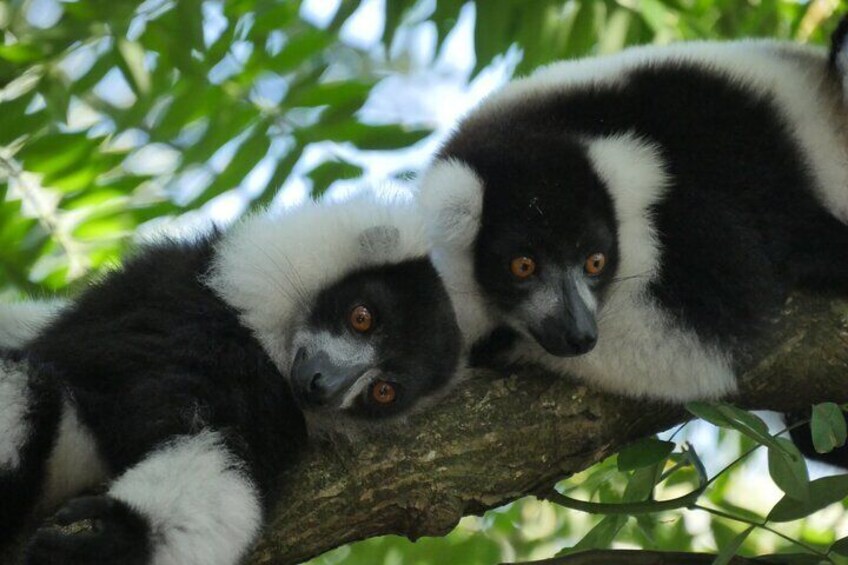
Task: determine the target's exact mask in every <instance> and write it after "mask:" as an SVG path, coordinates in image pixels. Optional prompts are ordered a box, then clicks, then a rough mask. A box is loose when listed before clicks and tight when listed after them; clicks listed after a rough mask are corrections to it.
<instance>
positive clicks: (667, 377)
mask: <svg viewBox="0 0 848 565" xmlns="http://www.w3.org/2000/svg"><path fill="white" fill-rule="evenodd" d="M587 143H588V152H589V158H590V159H591V160H592V165H593V168H594V169H595V172H596V173H597V174H598V175H599V176H600V177H601V179H603V181H604V183H605V185H606V186H607V188H608V190H609V193H610V196H611V198H612V201H613V206H614V208H615V215H616V219H617V221H618V243H619V267H618V272H617V274H616V278H617V279H618V280H617V281H616V282H614V283H613V284H612V285H611V286H610V288H609V291H608V293H607V297H606V301H605V304H604V305H603V307H602V308H601V311H600V313H599V315H598V343H597V345H596V346H595V348H594V349H593V350H592V351H591V352H589V353H588V354H585V355H582V356H579V357H573V358H558V357H554V356H552V355H547V354H545V353H544V351H543V350H542V348H541V347H540V346H538V345H537V344H535V343H532V344H528V345H527V347H526V348H524V349H522V350H520V351H518V352H517V353H516V358H518V359H531V360H533V361H536V362H538V363H541V364H543V365H545V366H547V367H549V368H551V369H553V370H555V371H560V372H562V371H565V372H569V373H571V374H574V375H577V376H579V377H581V378H583V379H586V380H587V381H589V382H590V383H592V384H593V385H594V386H597V387H599V388H602V389H605V390H609V391H613V392H619V393H624V394H628V395H630V396H649V397H654V398H667V399H670V400H674V401H679V402H684V401H687V400H692V399H704V398H718V397H721V396H723V395H725V394H728V393H730V392H732V391H733V390H735V386H736V385H735V379H734V375H733V371H732V369H731V364H730V359H729V358H727V357H726V356H725V355H724V354H722V353H721V352H720V351H719V350H717V349H715V348H713V347H710V346H707V345H705V344H704V343H703V342H701V341H700V340H699V339H698V337H697V336H696V335H695V334H694V332H692V331H691V330H688V329H684V328H681V327H680V326H679V325H677V324H675V323H674V321H673V320H672V319H670V318H669V317H668V316H667V315H666V314H665V312H664V311H663V310H662V309H661V308H660V307H658V306H657V305H655V304H653V303H652V301H651V299H650V298H649V296H648V293H647V286H648V284H649V283H650V281H651V280H653V279H654V278H655V277H656V275H657V274H658V272H659V267H660V249H659V242H658V239H657V234H656V230H655V229H654V225H653V222H652V218H651V213H650V208H651V206H652V205H653V204H655V203H657V202H658V201H660V200H661V199H662V198H663V196H664V195H665V192H666V189H667V187H668V177H667V174H666V172H665V169H666V167H665V164H664V162H663V159H662V156H661V153H660V150H659V148H658V147H657V146H655V145H653V144H651V143H648V142H646V141H644V140H642V139H640V138H638V137H637V136H636V135H634V134H622V135H617V136H614V137H608V138H601V139H595V140H591V141H588V142H587Z"/></svg>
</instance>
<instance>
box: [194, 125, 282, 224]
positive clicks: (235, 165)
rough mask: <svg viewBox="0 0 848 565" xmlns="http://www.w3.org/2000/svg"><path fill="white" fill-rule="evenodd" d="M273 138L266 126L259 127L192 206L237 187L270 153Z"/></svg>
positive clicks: (200, 204) (201, 203) (198, 205)
mask: <svg viewBox="0 0 848 565" xmlns="http://www.w3.org/2000/svg"><path fill="white" fill-rule="evenodd" d="M270 145H271V138H269V137H268V134H267V133H266V131H265V128H264V127H257V128H256V130H255V131H254V132H253V133H252V134H251V135H250V137H248V138H247V139H246V140H245V141H244V142H243V143H242V144H241V145H240V146H239V148H238V149H237V150H236V152H235V154H234V155H233V158H232V159H231V160H230V162H229V163H228V164H227V166H226V167H224V170H223V171H221V172H220V174H218V176H217V177H215V180H213V181H212V183H211V184H210V185H209V186H208V187H206V189H205V190H204V191H203V193H202V194H200V195H199V196H198V197H197V198H195V199H194V200H192V201H191V202H190V206H189V207H190V208H198V207H200V206H202V205H203V204H205V203H207V202H209V201H210V200H212V199H213V198H215V197H216V196H218V195H219V194H222V193H224V192H226V191H228V190H232V189H234V188H236V187H237V186H238V185H239V183H241V181H242V180H243V179H244V177H246V176H247V174H248V173H250V171H252V170H253V168H254V167H255V166H256V164H257V163H259V161H260V160H261V159H262V158H263V157H265V154H266V153H268V148H269V147H270Z"/></svg>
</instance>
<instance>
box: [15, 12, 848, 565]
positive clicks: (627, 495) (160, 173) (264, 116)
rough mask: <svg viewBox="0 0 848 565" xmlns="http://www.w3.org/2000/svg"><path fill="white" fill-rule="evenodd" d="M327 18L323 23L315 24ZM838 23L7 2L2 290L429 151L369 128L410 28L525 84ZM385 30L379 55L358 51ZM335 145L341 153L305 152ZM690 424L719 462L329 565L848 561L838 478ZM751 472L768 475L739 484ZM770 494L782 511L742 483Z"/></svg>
mask: <svg viewBox="0 0 848 565" xmlns="http://www.w3.org/2000/svg"><path fill="white" fill-rule="evenodd" d="M327 4H331V5H333V6H334V7H333V8H327V6H326V5H327ZM319 5H320V7H321V8H322V9H323V10H324V12H326V15H327V18H326V20H324V21H320V22H318V21H317V20H316V19H315V18H310V17H306V16H305V14H308V13H310V9H313V8H315V7H316V6H319ZM841 7H842V8H843V11H844V8H845V5H844V3H843V4H842V5H841ZM369 10H370V11H369ZM366 12H367V14H369V17H368V18H366V19H363V17H362V15H363V14H365V13H366ZM836 12H837V6H836V5H835V2H829V1H821V0H810V1H806V2H802V1H796V0H769V1H755V0H746V1H738V0H640V1H633V0H534V1H533V2H527V1H525V0H385V1H384V2H375V1H374V0H340V1H339V2H338V3H337V4H334V3H321V2H317V1H311V2H310V1H307V0H226V1H224V0H179V1H175V0H146V1H145V2H143V3H140V4H138V3H132V2H120V1H116V2H108V1H104V0H76V1H69V2H61V3H60V2H57V1H55V0H29V1H24V0H9V1H6V2H0V28H2V30H3V42H2V45H0V295H6V296H16V295H20V294H29V295H31V296H40V295H44V294H48V293H53V292H57V291H63V290H64V289H66V288H67V287H68V285H72V284H74V282H75V281H78V280H83V279H84V278H85V277H86V276H87V275H89V274H91V273H96V272H97V271H98V270H99V269H101V268H103V267H104V266H106V265H108V264H110V263H111V262H113V261H115V260H117V259H118V258H119V257H120V255H121V253H122V252H123V251H124V248H125V246H126V244H127V242H128V240H129V239H130V237H131V236H132V235H133V234H134V233H137V232H138V231H139V230H143V229H146V228H147V227H148V226H150V225H151V224H155V223H157V222H162V219H163V218H165V217H180V218H183V219H186V218H191V217H192V215H193V214H201V215H206V216H208V215H209V213H210V210H211V209H212V208H213V207H214V206H216V204H220V203H224V204H226V207H228V209H232V210H231V213H230V216H231V217H232V216H236V215H238V214H240V213H243V212H245V211H248V210H251V209H255V208H257V207H262V206H267V205H269V204H272V203H274V202H275V201H276V202H278V200H275V199H277V198H278V195H279V192H280V189H281V187H283V186H284V185H285V184H286V183H289V182H291V181H292V179H293V178H299V179H301V180H302V181H303V182H305V183H306V184H307V185H309V186H310V187H311V195H312V196H313V197H316V198H317V197H320V196H321V195H323V194H324V193H325V192H326V191H327V190H328V189H330V188H331V186H332V185H333V184H334V183H335V182H336V181H338V180H339V179H357V178H359V177H361V176H362V175H363V173H364V169H363V166H362V162H359V161H357V162H353V161H351V160H349V159H348V158H347V156H348V155H349V154H350V151H347V150H351V151H360V152H361V151H367V152H369V153H368V154H369V155H372V154H376V153H375V152H382V153H383V154H385V153H387V152H392V151H394V150H396V149H402V148H406V147H408V146H410V145H412V144H416V143H417V142H419V141H421V140H423V139H424V138H425V137H427V136H428V135H429V134H430V130H429V129H428V128H429V126H431V125H432V124H423V123H415V122H414V120H409V119H402V118H398V117H395V118H392V117H387V116H380V118H379V119H371V120H370V121H369V119H366V118H365V117H364V116H365V114H364V113H363V111H362V110H363V108H364V107H365V106H366V105H367V103H368V102H369V100H370V99H371V98H372V97H373V96H374V95H375V92H376V91H377V89H379V88H380V87H381V86H382V85H383V84H384V81H383V79H384V78H387V77H392V76H398V75H400V74H403V73H404V72H407V71H408V70H409V69H410V67H411V66H412V65H413V63H412V62H411V61H413V60H414V59H415V53H414V52H413V51H414V49H413V47H411V45H412V44H413V43H414V42H412V41H410V40H409V38H410V37H411V34H412V33H413V32H421V31H422V30H423V32H425V33H427V34H429V36H430V37H431V38H432V44H433V54H432V56H431V57H430V59H429V62H428V63H426V64H429V65H433V64H434V61H435V60H436V59H437V58H438V57H446V56H447V54H448V48H449V43H450V41H451V38H455V36H456V35H457V34H458V33H460V32H461V27H462V26H461V22H463V21H467V15H468V14H469V13H471V14H472V15H473V30H472V31H473V33H472V34H471V37H472V39H471V42H470V43H472V44H473V45H470V46H469V47H470V48H473V51H474V55H475V61H474V63H473V65H472V68H471V76H470V78H471V79H474V78H475V77H480V76H482V75H483V74H484V71H485V70H486V69H487V68H489V67H490V65H492V64H493V62H494V64H496V65H498V64H500V65H501V66H504V65H505V66H506V67H507V68H509V69H511V68H512V67H511V66H510V63H504V61H512V62H514V63H515V69H514V70H515V72H517V73H519V74H522V73H526V72H529V71H531V70H532V69H534V68H535V67H537V66H539V65H542V64H545V63H547V62H550V61H553V60H557V59H563V58H574V57H580V56H584V55H588V54H595V53H609V52H614V51H617V50H620V49H622V48H623V47H625V46H628V45H633V44H643V43H664V42H669V41H675V40H682V39H700V38H738V37H743V36H767V37H779V38H785V39H793V40H799V41H810V42H814V43H823V42H825V40H826V38H827V34H828V32H829V31H830V30H831V29H832V27H833V25H834V24H835V22H834V14H835V13H836ZM464 18H465V19H464ZM381 20H382V22H383V24H382V29H376V32H377V33H376V36H377V37H379V41H378V42H377V46H376V47H374V46H371V47H368V46H365V47H363V46H361V45H358V44H357V43H356V42H355V41H349V40H346V39H343V38H344V37H345V34H344V31H345V30H346V29H347V28H349V27H351V26H353V25H357V26H359V27H360V28H369V29H370V28H379V27H380V21H381ZM424 126H428V127H424ZM328 142H329V143H330V144H331V145H332V147H333V148H335V149H333V150H331V151H330V155H329V157H328V156H325V157H324V158H322V159H318V160H315V159H308V158H307V156H308V154H309V153H310V150H311V148H313V147H314V146H315V145H317V144H327V143H328ZM341 148H343V149H346V151H341V150H336V149H341ZM690 410H691V412H692V413H693V415H695V416H698V417H701V418H703V419H705V420H706V421H708V422H710V423H712V424H714V425H715V426H718V428H720V429H716V428H712V429H711V430H712V431H711V432H709V434H711V435H712V437H713V438H714V439H715V441H716V442H717V447H716V446H715V445H707V446H706V447H707V448H706V449H705V448H703V447H701V446H699V450H700V451H701V452H705V453H708V455H706V456H704V457H703V461H702V458H701V457H700V456H699V455H698V453H696V452H695V450H694V449H692V448H690V447H688V446H687V444H686V443H685V442H684V443H681V442H680V440H679V439H678V441H677V442H675V437H677V436H676V435H675V434H676V433H677V432H675V434H671V435H669V434H666V435H664V436H662V438H649V439H645V440H642V441H640V442H637V443H636V444H634V445H633V446H631V447H629V448H627V449H625V450H623V451H622V452H621V453H620V454H619V455H618V456H617V457H613V458H610V459H609V460H607V461H605V462H602V463H600V464H599V465H596V466H595V467H593V468H592V469H590V470H588V471H586V472H584V473H580V474H579V475H578V476H575V477H572V478H570V479H568V480H566V481H563V482H562V483H561V484H560V485H559V486H558V492H555V493H551V495H550V496H549V499H550V500H551V501H537V500H535V499H529V498H528V499H523V500H520V501H518V502H516V503H514V504H511V505H508V506H506V507H504V508H501V509H498V510H494V511H492V512H489V513H487V514H486V515H485V516H483V517H468V518H466V519H464V520H463V521H462V523H461V524H460V526H459V527H458V528H457V529H456V530H455V531H454V532H452V533H451V534H450V535H448V536H446V537H445V538H440V539H432V538H431V539H423V540H420V541H418V542H417V543H411V542H409V541H407V540H405V539H402V538H398V537H392V536H388V537H384V538H377V539H373V540H367V541H365V542H361V543H359V544H353V545H351V546H346V547H343V548H340V549H338V550H336V551H334V552H331V553H329V554H327V555H325V556H323V557H321V558H318V559H316V560H315V563H322V564H323V563H338V562H342V561H343V562H345V563H353V564H356V563H369V564H371V563H398V562H403V563H439V562H449V563H456V562H462V563H493V562H498V561H514V560H522V559H534V558H543V557H549V556H551V555H553V554H556V553H557V552H560V553H562V554H570V553H573V552H576V551H580V550H583V549H590V548H607V547H611V546H613V545H617V546H621V545H625V546H629V547H641V548H646V549H662V550H679V551H691V550H699V551H703V550H708V551H713V552H715V553H716V555H717V558H716V563H726V562H729V560H730V559H731V558H732V557H733V555H735V554H737V553H741V554H746V555H752V554H758V555H763V554H781V555H782V557H780V556H778V557H774V558H773V560H774V561H775V562H780V561H782V560H785V562H788V563H805V562H833V563H846V562H848V538H846V537H842V539H836V533H835V531H836V529H837V526H839V527H840V528H841V531H842V532H843V536H844V533H845V531H846V530H848V527H846V523H845V519H844V512H836V514H834V513H830V514H828V515H827V516H825V514H827V512H828V510H824V511H822V509H825V508H826V507H828V506H830V508H833V505H834V504H836V505H837V507H838V505H839V501H841V500H844V499H845V497H846V496H848V483H846V480H845V478H844V477H819V478H814V479H813V480H810V470H809V469H808V467H807V464H806V462H805V461H804V459H803V458H802V457H801V456H800V454H799V453H798V451H797V449H796V448H795V447H794V446H793V445H792V444H791V443H790V442H788V441H787V440H786V439H784V438H783V437H782V436H781V434H779V433H778V434H774V433H772V432H771V431H770V430H769V427H768V426H767V425H766V423H765V422H764V421H763V420H762V419H761V418H760V417H758V416H756V415H753V414H750V413H748V412H745V411H742V410H739V409H737V408H734V407H732V406H728V405H706V404H693V405H691V406H690ZM693 427H694V428H695V429H696V430H697V429H699V430H701V431H700V432H698V433H699V434H701V435H703V434H704V430H705V429H707V428H706V427H705V426H700V427H698V426H688V429H692V428H693ZM811 428H812V434H813V436H812V439H813V443H814V445H815V446H816V449H817V450H819V451H820V452H822V453H825V452H827V451H830V450H832V449H834V448H836V447H839V446H841V445H843V444H844V443H845V441H846V429H845V421H844V418H843V413H842V407H839V406H837V405H835V404H830V403H828V404H822V405H819V406H816V407H815V408H814V410H813V415H812V421H811ZM686 433H687V431H686V430H684V431H683V432H682V434H686ZM696 435H697V434H696ZM692 437H695V436H694V435H693V436H692ZM709 443H710V442H708V444H709ZM763 452H765V459H764V460H763V459H762V458H761V459H760V460H759V462H757V461H758V460H757V457H758V456H759V454H761V453H763ZM752 459H753V460H754V463H753V464H754V465H755V468H756V466H757V465H758V466H759V468H761V469H766V468H767V470H768V474H769V476H770V478H771V481H764V480H763V479H764V477H757V479H756V480H755V481H753V482H752V481H751V479H750V477H748V478H747V479H746V473H749V474H750V469H751V468H752V467H751V466H750V465H746V462H747V461H748V460H752ZM717 461H722V462H723V463H721V465H719V464H718V463H716V462H717ZM711 465H712V466H713V467H715V468H713V469H711V470H710V472H709V473H708V472H707V469H706V467H710V466H711ZM716 465H719V466H716ZM763 473H765V471H763ZM763 482H766V483H768V484H769V485H772V483H773V485H774V486H773V487H771V486H770V487H769V488H772V490H771V491H768V492H769V493H770V496H771V497H772V498H774V501H771V502H770V501H769V500H768V496H760V497H759V499H762V498H765V499H766V500H765V501H763V500H759V499H757V500H756V501H755V500H753V498H752V497H751V496H749V495H750V493H749V492H742V493H741V494H740V492H739V490H738V485H740V484H743V483H744V484H747V485H749V488H750V485H753V484H756V485H757V486H759V487H762V486H763ZM777 489H779V491H778V490H777ZM760 494H762V493H760ZM754 502H756V504H752V503H754ZM556 503H559V504H561V505H564V506H567V507H569V508H578V509H580V510H584V511H589V512H590V513H585V512H575V511H571V510H565V508H564V507H563V506H560V505H558V504H556ZM752 505H753V507H751V506H752ZM764 505H765V506H764ZM810 515H812V516H813V518H812V519H810V518H807V517H808V516H810Z"/></svg>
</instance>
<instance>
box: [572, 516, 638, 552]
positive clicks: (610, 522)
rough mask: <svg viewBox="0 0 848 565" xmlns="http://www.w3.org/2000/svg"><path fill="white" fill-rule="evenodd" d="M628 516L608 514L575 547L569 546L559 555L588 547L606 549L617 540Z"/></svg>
mask: <svg viewBox="0 0 848 565" xmlns="http://www.w3.org/2000/svg"><path fill="white" fill-rule="evenodd" d="M627 520H628V517H627V516H606V517H604V519H603V520H601V521H600V522H598V523H597V524H595V527H594V528H592V529H591V530H589V533H587V534H586V535H585V536H583V539H581V540H580V541H579V542H578V543H577V545H575V546H574V547H567V548H565V549H563V550H562V551H560V552H559V553H557V555H556V556H557V557H562V556H564V555H571V554H573V553H578V552H580V551H584V550H587V549H606V548H608V547H609V546H610V544H612V542H613V540H615V536H617V535H618V532H619V531H620V530H621V528H623V527H624V524H626V523H627Z"/></svg>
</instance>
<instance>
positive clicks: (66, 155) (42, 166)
mask: <svg viewBox="0 0 848 565" xmlns="http://www.w3.org/2000/svg"><path fill="white" fill-rule="evenodd" d="M97 144H98V142H97V141H96V140H92V139H89V138H88V137H86V135H85V133H51V134H48V135H44V136H41V137H39V138H37V139H34V140H32V141H31V142H29V143H27V144H26V145H25V146H24V147H23V149H21V151H20V152H19V153H18V158H19V159H21V160H22V161H23V164H24V168H25V169H26V170H28V171H32V172H35V173H43V174H45V175H51V174H58V173H59V172H61V171H65V170H67V169H69V168H70V167H74V166H76V165H78V164H79V163H81V162H82V161H84V160H85V159H87V158H88V157H89V156H90V155H91V154H92V153H93V152H94V149H95V147H96V146H97Z"/></svg>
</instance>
